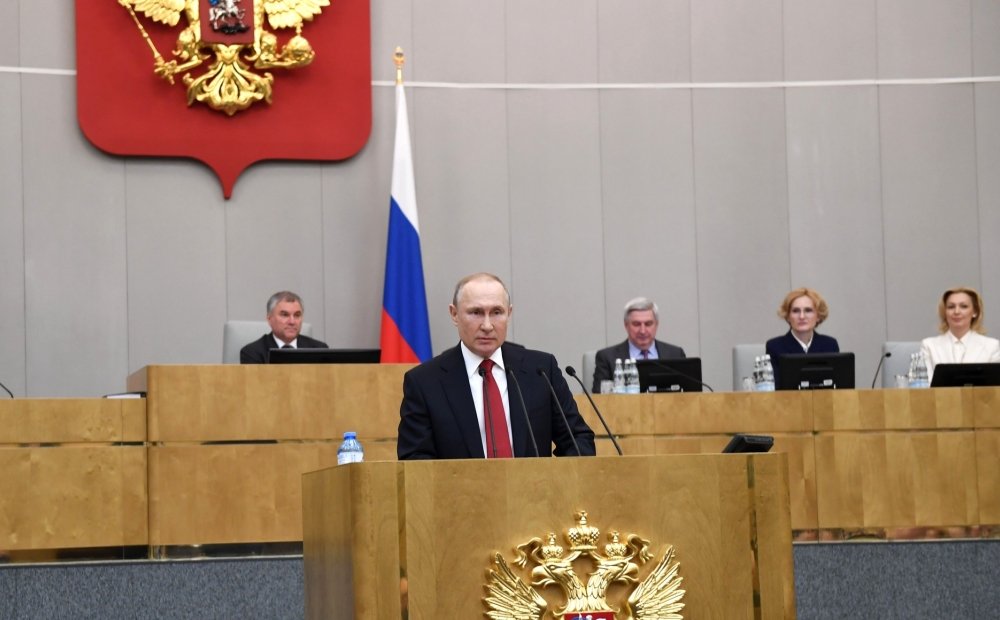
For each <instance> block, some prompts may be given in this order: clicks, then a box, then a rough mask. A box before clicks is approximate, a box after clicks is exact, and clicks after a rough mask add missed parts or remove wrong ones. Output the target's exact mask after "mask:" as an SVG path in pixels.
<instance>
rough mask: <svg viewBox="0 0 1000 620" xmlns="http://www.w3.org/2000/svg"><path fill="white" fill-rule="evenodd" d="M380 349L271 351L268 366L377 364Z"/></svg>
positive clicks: (380, 353) (380, 352)
mask: <svg viewBox="0 0 1000 620" xmlns="http://www.w3.org/2000/svg"><path fill="white" fill-rule="evenodd" d="M381 355H382V350H381V349H271V350H270V351H269V352H268V357H267V363H268V364H378V363H379V358H380V357H381Z"/></svg>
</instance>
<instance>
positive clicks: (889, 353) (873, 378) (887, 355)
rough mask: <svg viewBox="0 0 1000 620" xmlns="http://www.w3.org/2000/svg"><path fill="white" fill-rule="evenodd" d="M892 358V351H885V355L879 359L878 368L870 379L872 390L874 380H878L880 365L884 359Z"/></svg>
mask: <svg viewBox="0 0 1000 620" xmlns="http://www.w3.org/2000/svg"><path fill="white" fill-rule="evenodd" d="M889 357H892V351H886V352H885V354H884V355H883V356H882V357H881V358H880V359H879V361H878V366H877V367H876V368H875V376H874V377H872V389H873V390H874V389H875V380H876V379H878V371H880V370H882V364H883V363H884V362H885V360H886V358H889Z"/></svg>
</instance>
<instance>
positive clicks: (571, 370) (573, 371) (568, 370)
mask: <svg viewBox="0 0 1000 620" xmlns="http://www.w3.org/2000/svg"><path fill="white" fill-rule="evenodd" d="M566 374H567V375H569V376H571V377H573V378H574V379H576V382H577V383H579V384H580V387H581V388H582V389H583V395H584V396H586V397H587V400H589V401H590V406H591V408H593V410H594V413H596V414H597V419H598V420H600V421H601V424H603V425H604V430H606V431H607V432H608V439H610V440H611V443H613V444H615V450H618V456H624V454H623V453H622V447H621V446H619V445H618V441H617V440H616V439H615V436H614V435H613V434H612V433H611V429H610V428H608V423H607V422H606V421H605V420H604V416H603V415H601V410H600V409H598V408H597V405H595V404H594V399H593V398H591V397H590V394H588V393H587V386H585V385H584V384H583V381H581V380H580V377H578V376H576V369H575V368H573V367H572V366H567V367H566Z"/></svg>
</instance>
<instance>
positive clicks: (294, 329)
mask: <svg viewBox="0 0 1000 620" xmlns="http://www.w3.org/2000/svg"><path fill="white" fill-rule="evenodd" d="M302 312H303V311H302V298H301V297H299V296H298V295H296V294H295V293H293V292H291V291H278V292H277V293H275V294H274V295H271V298H270V299H268V300H267V323H268V325H270V326H271V332H270V333H268V334H264V335H263V336H261V337H260V338H259V339H258V340H254V341H253V342H251V343H250V344H248V345H247V346H245V347H243V348H242V349H240V363H241V364H266V363H267V358H268V353H269V352H270V351H271V349H286V348H292V349H326V348H327V346H326V343H325V342H320V341H319V340H315V339H313V338H310V337H309V336H303V335H302V334H300V333H299V332H300V331H302Z"/></svg>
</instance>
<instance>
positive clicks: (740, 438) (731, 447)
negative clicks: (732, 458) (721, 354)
mask: <svg viewBox="0 0 1000 620" xmlns="http://www.w3.org/2000/svg"><path fill="white" fill-rule="evenodd" d="M773 445H774V437H771V436H770V435H744V434H743V433H737V434H735V435H733V438H732V439H730V440H729V443H727V444H726V447H725V448H723V449H722V452H723V454H744V453H747V452H767V451H768V450H770V449H771V446H773Z"/></svg>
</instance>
